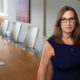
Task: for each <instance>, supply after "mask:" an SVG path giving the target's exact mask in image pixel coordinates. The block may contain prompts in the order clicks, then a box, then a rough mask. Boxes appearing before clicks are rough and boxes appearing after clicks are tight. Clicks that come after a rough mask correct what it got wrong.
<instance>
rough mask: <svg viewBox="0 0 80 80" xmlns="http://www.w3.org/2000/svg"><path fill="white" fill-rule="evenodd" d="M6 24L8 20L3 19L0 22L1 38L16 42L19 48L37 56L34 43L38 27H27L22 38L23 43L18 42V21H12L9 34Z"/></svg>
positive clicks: (19, 29) (7, 24)
mask: <svg viewBox="0 0 80 80" xmlns="http://www.w3.org/2000/svg"><path fill="white" fill-rule="evenodd" d="M8 26H9V21H8V20H4V21H2V23H1V36H2V38H5V39H7V40H8V41H9V42H12V43H14V44H16V45H17V46H18V47H20V48H21V49H24V50H27V51H29V52H30V53H31V54H33V55H35V56H38V50H37V49H35V43H36V40H37V37H38V32H39V29H38V27H28V28H27V34H26V36H25V38H24V41H23V43H21V42H19V41H18V39H19V36H20V32H21V28H22V24H21V23H19V22H14V23H13V28H12V31H11V32H10V36H9V35H8V33H9V32H8Z"/></svg>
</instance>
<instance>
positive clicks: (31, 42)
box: [23, 27, 39, 48]
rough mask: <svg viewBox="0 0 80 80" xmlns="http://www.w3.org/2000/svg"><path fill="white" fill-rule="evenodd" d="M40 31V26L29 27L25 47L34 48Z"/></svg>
mask: <svg viewBox="0 0 80 80" xmlns="http://www.w3.org/2000/svg"><path fill="white" fill-rule="evenodd" d="M38 32H39V29H38V27H28V29H27V34H26V36H25V39H24V43H23V44H24V47H25V48H34V46H35V42H36V40H37V37H38Z"/></svg>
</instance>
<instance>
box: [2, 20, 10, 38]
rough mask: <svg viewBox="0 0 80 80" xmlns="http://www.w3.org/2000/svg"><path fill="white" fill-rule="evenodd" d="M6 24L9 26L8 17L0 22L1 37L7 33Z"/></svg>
mask: <svg viewBox="0 0 80 80" xmlns="http://www.w3.org/2000/svg"><path fill="white" fill-rule="evenodd" d="M8 26H9V21H8V19H5V20H3V21H2V23H1V35H2V38H5V37H6V35H7V30H8Z"/></svg>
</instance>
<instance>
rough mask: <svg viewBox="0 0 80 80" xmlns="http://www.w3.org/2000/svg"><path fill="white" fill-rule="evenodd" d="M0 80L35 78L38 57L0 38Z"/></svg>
mask: <svg viewBox="0 0 80 80" xmlns="http://www.w3.org/2000/svg"><path fill="white" fill-rule="evenodd" d="M0 61H3V62H4V63H5V65H3V66H0V80H37V71H38V67H39V63H40V59H39V58H37V57H35V56H33V55H31V54H30V53H28V52H26V51H23V50H21V49H19V48H18V47H16V46H15V45H12V44H11V43H8V42H7V41H6V40H4V39H0ZM50 73H51V65H50V66H49V68H48V72H47V79H46V80H50Z"/></svg>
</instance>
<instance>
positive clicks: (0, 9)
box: [0, 0, 3, 12]
mask: <svg viewBox="0 0 80 80" xmlns="http://www.w3.org/2000/svg"><path fill="white" fill-rule="evenodd" d="M2 3H3V0H0V12H2V11H3V4H2Z"/></svg>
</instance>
